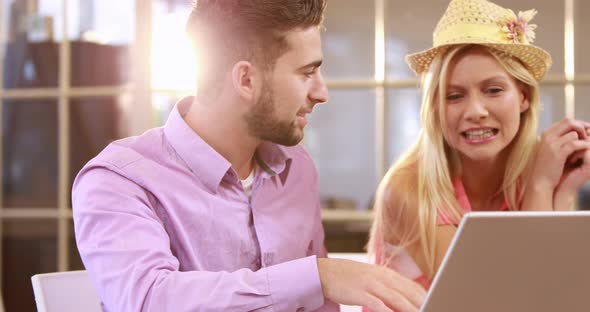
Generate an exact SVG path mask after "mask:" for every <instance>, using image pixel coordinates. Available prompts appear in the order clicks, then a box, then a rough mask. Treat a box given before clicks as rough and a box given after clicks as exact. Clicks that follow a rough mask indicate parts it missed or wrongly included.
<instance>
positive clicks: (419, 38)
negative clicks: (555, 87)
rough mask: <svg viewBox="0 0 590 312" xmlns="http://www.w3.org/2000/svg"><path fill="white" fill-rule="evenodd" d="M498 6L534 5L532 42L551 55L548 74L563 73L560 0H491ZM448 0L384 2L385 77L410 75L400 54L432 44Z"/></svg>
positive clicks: (525, 7) (562, 9)
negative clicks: (435, 30) (426, 3)
mask: <svg viewBox="0 0 590 312" xmlns="http://www.w3.org/2000/svg"><path fill="white" fill-rule="evenodd" d="M493 2H495V3H497V4H499V5H501V6H504V7H507V8H510V9H512V10H515V11H516V13H518V11H519V10H522V11H525V10H528V9H531V8H536V9H537V10H538V11H539V14H537V16H536V17H535V18H534V20H533V23H534V24H538V25H539V28H538V29H537V39H536V40H535V44H536V45H538V46H540V47H542V48H544V49H545V50H547V51H548V52H549V53H551V55H552V56H553V66H552V68H551V70H550V72H551V73H563V69H564V66H563V63H564V56H563V55H564V52H563V46H564V44H563V42H564V1H562V0H560V1H542V2H541V1H538V0H495V1H493ZM448 3H449V1H448V0H430V1H428V5H424V4H425V1H423V0H420V1H402V0H392V1H388V2H387V8H386V10H387V15H386V17H387V18H386V32H387V40H386V48H387V54H386V56H387V58H386V60H387V74H388V77H389V78H398V79H399V78H409V77H414V74H413V73H412V71H411V70H410V69H409V68H408V66H407V65H406V64H405V61H404V56H405V55H406V54H408V53H414V52H419V51H422V50H425V49H428V48H430V47H432V33H433V31H434V28H435V27H436V24H437V22H438V21H439V19H440V18H441V17H442V15H443V13H444V11H445V10H446V8H447V6H448Z"/></svg>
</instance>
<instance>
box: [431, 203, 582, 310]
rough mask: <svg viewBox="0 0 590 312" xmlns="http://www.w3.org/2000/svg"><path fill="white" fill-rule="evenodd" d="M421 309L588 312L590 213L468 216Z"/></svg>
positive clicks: (477, 214) (495, 213) (525, 213)
mask: <svg viewBox="0 0 590 312" xmlns="http://www.w3.org/2000/svg"><path fill="white" fill-rule="evenodd" d="M421 311H423V312H441V311H453V312H474V311H477V312H488V311H490V312H492V311H493V312H509V311H515V312H526V311H534V312H555V311H567V312H577V311H580V312H588V311H590V211H572V212H471V213H468V214H467V215H465V217H464V218H463V220H462V221H461V224H460V225H459V228H458V230H457V234H456V235H455V237H454V239H453V241H452V243H451V245H450V247H449V250H448V252H447V254H446V256H445V258H444V260H443V262H442V264H441V266H440V269H439V271H438V273H437V275H436V276H435V278H434V280H433V283H432V286H431V287H430V291H429V292H428V294H427V296H426V301H425V303H424V305H423V306H422V310H421Z"/></svg>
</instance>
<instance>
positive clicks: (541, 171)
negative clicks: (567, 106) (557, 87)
mask: <svg viewBox="0 0 590 312" xmlns="http://www.w3.org/2000/svg"><path fill="white" fill-rule="evenodd" d="M587 128H590V124H588V123H586V122H584V121H579V120H574V119H570V118H566V119H563V120H562V121H560V122H558V123H556V124H554V125H553V126H552V127H551V128H549V129H548V130H547V131H545V133H543V136H542V137H541V142H540V143H539V146H538V148H537V153H536V157H535V162H534V165H533V171H532V174H531V177H530V180H529V181H528V183H529V184H528V190H529V191H527V194H525V198H524V202H523V210H549V209H551V210H554V209H555V200H554V199H555V196H554V195H559V205H560V207H561V206H562V205H563V204H564V203H563V201H564V200H565V199H567V198H568V197H569V196H571V192H572V188H573V185H576V184H577V182H578V180H580V179H582V178H583V176H584V175H583V174H582V173H581V172H580V171H576V172H577V173H576V174H574V175H573V176H571V177H569V175H568V177H565V176H564V172H565V169H566V163H570V162H571V161H574V160H577V159H579V158H581V157H582V156H581V154H582V153H584V152H585V151H587V150H588V149H590V140H588V132H587V130H586V129H587ZM570 173H571V172H570ZM564 182H565V184H563V183H564ZM562 184H563V186H564V187H563V188H561V190H560V191H559V193H556V192H555V191H556V189H557V187H558V186H560V185H562ZM529 193H530V194H529ZM539 196H546V197H547V198H546V199H547V200H545V198H537V197H539ZM547 203H549V205H551V204H552V206H549V205H547Z"/></svg>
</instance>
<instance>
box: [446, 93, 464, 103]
mask: <svg viewBox="0 0 590 312" xmlns="http://www.w3.org/2000/svg"><path fill="white" fill-rule="evenodd" d="M461 97H462V95H461V94H459V93H454V94H449V95H447V101H456V100H458V99H460V98H461Z"/></svg>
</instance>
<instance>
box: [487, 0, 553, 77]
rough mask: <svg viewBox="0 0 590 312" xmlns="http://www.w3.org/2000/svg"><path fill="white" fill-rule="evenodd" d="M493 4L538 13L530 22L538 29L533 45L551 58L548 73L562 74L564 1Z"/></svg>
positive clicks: (507, 0)
mask: <svg viewBox="0 0 590 312" xmlns="http://www.w3.org/2000/svg"><path fill="white" fill-rule="evenodd" d="M494 2H495V3H497V4H498V5H501V6H503V7H506V8H510V9H512V10H514V11H515V13H516V14H518V11H526V10H530V9H537V10H538V11H539V13H538V14H537V16H535V18H534V19H533V20H532V22H531V23H532V24H537V25H539V27H538V28H537V30H536V31H535V33H536V35H537V38H536V39H535V42H534V44H535V45H536V46H539V47H542V48H543V49H544V50H546V51H547V52H549V53H550V54H551V56H552V57H553V66H552V67H551V69H550V70H549V72H550V73H554V74H563V73H564V62H565V61H564V41H565V35H564V32H565V26H564V25H565V1H564V0H559V1H539V0H494Z"/></svg>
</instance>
